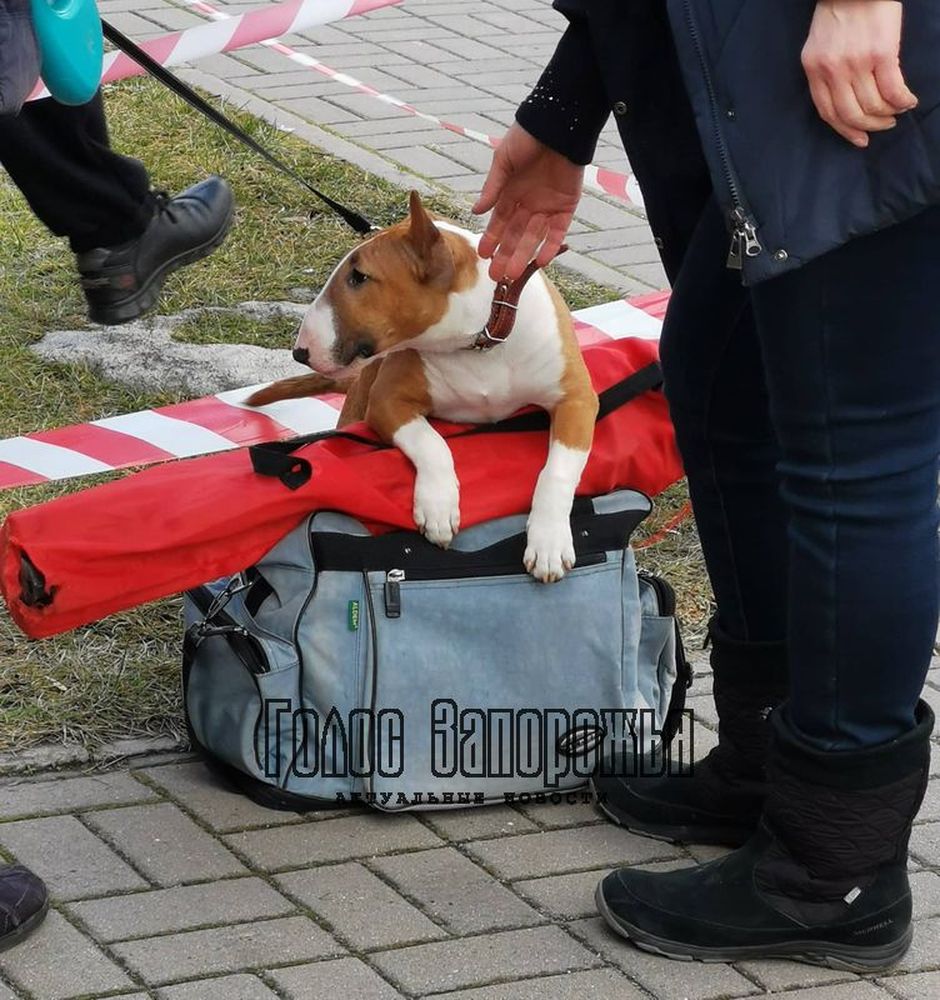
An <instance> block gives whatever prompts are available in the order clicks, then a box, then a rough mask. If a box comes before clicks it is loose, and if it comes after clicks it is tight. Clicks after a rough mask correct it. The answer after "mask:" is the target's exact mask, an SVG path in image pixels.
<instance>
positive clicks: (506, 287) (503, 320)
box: [467, 244, 568, 351]
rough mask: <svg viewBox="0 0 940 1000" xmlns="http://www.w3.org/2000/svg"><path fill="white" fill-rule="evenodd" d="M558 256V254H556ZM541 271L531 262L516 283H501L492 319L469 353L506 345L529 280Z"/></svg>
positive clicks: (491, 312)
mask: <svg viewBox="0 0 940 1000" xmlns="http://www.w3.org/2000/svg"><path fill="white" fill-rule="evenodd" d="M567 249H568V247H567V246H566V245H565V244H562V246H561V247H560V248H559V250H558V253H559V254H562V253H564V252H565V251H566V250H567ZM556 256H557V254H556ZM538 270H539V267H538V265H537V264H536V263H535V261H534V260H530V261H529V263H528V264H527V265H526V269H525V270H524V271H523V272H522V274H520V275H519V277H518V278H516V280H515V281H500V282H499V283H498V284H497V286H496V291H495V292H494V293H493V305H492V306H491V307H490V318H489V319H488V320H487V321H486V325H485V326H484V327H483V329H482V330H481V331H480V332H479V333H478V334H477V335H476V337H475V338H474V340H473V343H472V344H471V345H470V346H469V347H468V348H467V350H468V351H488V350H490V349H491V348H493V347H496V346H497V344H504V343H505V342H506V340H507V339H508V337H509V334H511V333H512V330H513V327H514V326H515V325H516V312H517V311H518V309H519V299H520V297H521V296H522V290H523V289H524V288H525V286H526V283H527V282H528V280H529V278H531V277H532V275H533V274H535V272H536V271H538Z"/></svg>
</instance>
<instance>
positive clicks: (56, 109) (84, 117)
mask: <svg viewBox="0 0 940 1000" xmlns="http://www.w3.org/2000/svg"><path fill="white" fill-rule="evenodd" d="M0 163H2V164H3V166H4V168H5V169H6V170H7V172H8V173H9V174H10V176H11V177H12V178H13V181H14V183H15V184H16V186H17V187H18V188H19V189H20V190H21V191H22V192H23V194H24V195H25V197H26V200H27V201H28V202H29V204H30V207H31V208H32V210H33V211H34V212H35V213H36V215H37V216H38V218H39V219H41V220H42V222H43V223H45V225H46V226H48V227H49V229H51V230H52V232H53V233H55V234H56V235H57V236H66V237H68V238H69V241H70V243H71V246H72V250H73V251H74V252H75V253H82V252H84V251H85V250H91V249H93V248H94V247H110V246H118V245H120V244H122V243H126V242H127V241H129V240H133V239H136V238H137V237H138V236H140V235H141V233H142V232H143V231H144V229H145V228H146V227H147V224H148V222H149V221H150V219H151V217H152V215H153V206H152V202H151V200H150V196H149V189H150V180H149V178H148V176H147V171H146V169H145V168H144V166H143V164H141V163H139V162H138V161H137V160H133V159H130V158H129V157H126V156H120V155H118V154H117V153H115V152H114V151H113V150H112V149H111V148H110V145H109V143H108V130H107V125H106V122H105V116H104V109H103V107H102V103H101V94H100V93H98V94H97V95H96V96H95V97H94V98H93V99H92V100H91V101H89V103H88V104H84V105H82V106H80V107H67V106H66V105H64V104H59V103H57V102H56V101H53V100H43V101H32V102H30V103H28V104H27V105H25V107H24V108H23V110H22V112H21V113H20V114H19V115H17V116H15V117H4V118H0Z"/></svg>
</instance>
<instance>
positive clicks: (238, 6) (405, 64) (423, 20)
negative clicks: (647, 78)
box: [99, 0, 666, 293]
mask: <svg viewBox="0 0 940 1000" xmlns="http://www.w3.org/2000/svg"><path fill="white" fill-rule="evenodd" d="M211 2H212V6H213V7H215V8H217V9H219V10H223V11H227V12H229V13H240V12H242V11H244V10H245V9H246V8H249V7H259V6H263V4H264V0H219V2H216V0H211ZM99 7H100V9H101V11H102V14H103V15H104V16H106V17H108V18H109V19H110V20H112V21H113V22H114V23H115V25H116V26H117V27H118V28H120V29H122V30H123V31H126V32H127V33H128V34H130V35H132V36H133V37H134V38H136V39H144V38H148V37H152V36H154V35H159V34H163V33H165V32H166V31H167V30H177V29H180V28H187V27H190V26H192V25H194V24H202V23H205V20H206V18H205V17H204V16H203V15H200V14H199V13H197V12H196V11H195V10H194V9H193V8H192V7H191V6H190V5H189V4H188V3H186V0H100V2H99ZM564 25H565V21H564V18H563V17H562V16H561V15H560V14H558V13H557V12H556V11H554V10H553V9H552V7H551V2H550V0H479V2H474V3H473V4H470V3H468V2H467V0H404V2H403V3H402V4H401V5H400V6H394V7H388V8H384V9H381V10H377V11H374V12H372V13H371V14H368V15H365V16H360V17H353V18H347V19H346V20H343V21H339V22H336V23H334V24H330V25H326V26H324V27H321V28H317V29H315V30H312V31H308V32H304V33H302V34H299V35H289V36H286V37H285V38H284V39H283V42H284V43H285V44H286V45H289V46H290V47H291V48H293V49H295V50H296V51H298V52H302V53H306V54H308V55H311V56H313V57H314V58H316V59H318V60H319V61H320V62H322V63H325V64H326V65H328V66H330V67H331V68H333V69H336V70H341V71H343V72H344V73H347V74H349V75H351V76H353V77H355V78H357V79H359V80H361V81H362V82H364V83H367V84H369V85H370V86H372V87H375V88H376V89H378V90H380V91H382V92H383V93H387V94H390V95H392V96H394V97H398V98H401V99H402V100H404V101H408V102H409V103H411V104H412V105H413V106H415V107H416V108H418V109H419V110H420V111H423V112H427V113H429V114H432V115H436V116H438V117H441V118H444V119H445V120H447V121H449V122H452V123H454V124H457V125H463V126H465V127H468V128H472V129H476V130H478V131H480V132H484V133H486V134H487V135H492V136H500V135H502V134H503V132H505V130H506V128H507V126H508V125H509V124H510V123H511V122H512V120H513V114H514V112H515V109H516V107H517V105H518V103H519V101H520V100H521V99H522V98H523V97H525V95H526V94H527V93H528V92H529V90H530V88H531V87H532V85H533V84H534V83H535V81H536V80H537V78H538V76H539V73H540V72H541V69H542V67H543V66H544V65H545V63H546V62H547V61H548V58H549V56H550V55H551V53H552V52H553V51H554V48H555V44H556V43H557V41H558V38H559V36H560V34H561V32H562V30H563V28H564ZM183 75H185V76H186V77H187V79H189V80H190V81H192V82H195V83H198V84H199V85H201V86H202V87H204V88H205V89H207V90H209V91H211V92H213V93H215V94H217V95H220V96H224V97H226V98H229V99H231V100H233V101H235V102H237V103H238V104H243V105H245V106H246V107H248V108H249V109H250V110H251V111H253V112H254V113H256V114H259V115H262V116H264V117H266V118H268V119H270V120H273V121H277V122H279V123H281V124H283V125H285V126H288V127H291V128H294V129H295V131H296V132H297V134H298V135H300V136H302V137H304V138H306V139H308V140H310V141H311V142H313V143H314V144H315V145H318V146H320V147H322V148H324V149H327V150H329V151H331V152H334V153H336V154H338V155H340V156H343V157H344V158H346V159H349V160H351V161H353V162H356V163H358V164H360V165H361V166H363V167H366V168H367V169H370V170H372V171H374V172H377V173H380V174H383V175H384V176H386V177H389V178H390V179H392V180H394V181H397V182H399V183H401V184H402V185H403V186H407V185H409V184H414V183H415V182H417V183H418V185H419V186H422V185H431V186H436V187H438V188H444V189H446V190H449V191H452V192H454V193H455V194H457V195H459V196H461V197H462V198H466V199H467V201H468V203H469V202H470V201H472V199H473V197H475V195H476V194H478V193H479V190H480V187H481V186H482V182H483V178H484V176H485V174H486V170H487V168H488V166H489V162H490V156H491V150H490V149H489V148H488V147H487V146H484V145H483V144H482V143H478V142H475V141H473V140H470V139H467V138H464V137H461V136H460V135H457V134H455V133H453V132H449V131H447V130H445V129H443V128H440V127H438V126H435V125H433V124H430V123H428V122H426V121H424V120H422V119H419V118H415V117H413V116H411V115H409V114H408V113H407V112H405V111H402V110H400V109H397V108H395V107H393V106H391V105H389V104H385V103H383V102H381V101H379V100H377V99H376V98H374V97H370V96H368V95H366V94H362V93H359V92H357V91H356V90H354V89H351V88H350V87H349V86H346V85H345V84H343V83H339V82H336V81H334V80H330V79H329V78H327V77H325V76H323V75H322V74H320V73H318V72H316V71H314V70H311V69H306V68H303V67H301V66H299V65H298V64H297V63H295V62H292V61H291V60H290V59H288V58H287V57H286V56H284V55H283V54H281V53H279V52H277V51H275V50H273V49H271V48H267V47H262V46H253V47H251V48H246V49H240V50H238V51H236V52H232V53H229V54H226V55H220V56H215V57H211V58H207V59H203V60H200V61H199V63H198V64H197V65H196V67H195V68H194V69H193V70H192V71H190V72H185V71H184V74H183ZM615 103H616V102H615ZM193 113H195V112H193ZM622 113H626V114H629V109H628V108H627V109H625V111H624V112H622ZM594 162H595V163H596V164H598V165H600V166H605V167H609V168H610V169H613V170H618V171H628V170H629V168H628V164H627V161H626V157H625V155H624V152H623V148H622V147H621V145H620V141H619V138H618V137H617V133H616V129H615V127H614V124H613V120H611V122H610V123H609V124H608V127H607V128H606V129H605V131H604V133H603V136H602V137H601V141H600V145H599V147H598V151H597V156H596V158H595V161H594ZM568 242H569V245H570V247H571V250H570V251H569V253H568V254H567V255H566V258H565V264H566V266H569V267H573V268H575V269H576V270H579V271H581V272H582V273H584V274H586V275H587V276H589V277H591V278H594V279H595V280H598V281H601V282H605V283H607V284H610V285H611V286H613V287H616V288H619V289H621V290H622V291H624V292H627V293H642V292H649V291H651V290H658V289H661V288H664V287H665V286H666V278H665V275H664V273H663V270H662V267H661V265H660V263H659V257H658V254H657V251H656V247H655V246H654V245H653V239H652V236H651V234H650V232H649V227H648V226H647V224H646V221H645V219H644V217H643V215H642V213H641V212H640V211H638V210H637V209H635V208H632V209H631V208H628V207H627V206H625V205H624V204H623V203H622V202H617V201H615V200H613V199H609V198H606V197H604V196H599V195H597V194H594V193H590V192H588V193H585V195H584V197H583V198H582V201H581V205H580V208H579V210H578V212H577V215H576V221H575V224H574V226H573V228H572V235H571V238H570V239H569V241H568Z"/></svg>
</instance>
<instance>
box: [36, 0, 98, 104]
mask: <svg viewBox="0 0 940 1000" xmlns="http://www.w3.org/2000/svg"><path fill="white" fill-rule="evenodd" d="M31 4H32V15H33V30H34V31H35V33H36V41H37V43H38V44H39V55H40V58H41V60H42V63H41V68H40V76H41V77H42V82H43V83H44V84H45V85H46V87H47V88H48V90H49V93H50V94H52V96H53V97H54V98H55V99H56V100H57V101H59V102H60V103H61V104H86V103H87V102H88V101H90V100H91V99H92V97H94V96H95V91H96V90H97V89H98V85H99V82H100V80H101V64H102V60H103V58H104V41H103V39H102V34H101V18H100V17H99V16H98V7H97V5H96V3H95V0H31Z"/></svg>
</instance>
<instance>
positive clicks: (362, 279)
mask: <svg viewBox="0 0 940 1000" xmlns="http://www.w3.org/2000/svg"><path fill="white" fill-rule="evenodd" d="M346 280H347V281H348V282H349V284H350V285H351V286H352V287H353V288H358V287H359V286H360V285H364V284H365V283H366V282H367V281H368V280H369V275H368V274H363V273H362V271H360V270H358V269H357V268H355V267H354V268H353V269H352V270H351V271H350V272H349V277H348V278H347V279H346Z"/></svg>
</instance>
